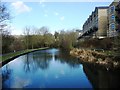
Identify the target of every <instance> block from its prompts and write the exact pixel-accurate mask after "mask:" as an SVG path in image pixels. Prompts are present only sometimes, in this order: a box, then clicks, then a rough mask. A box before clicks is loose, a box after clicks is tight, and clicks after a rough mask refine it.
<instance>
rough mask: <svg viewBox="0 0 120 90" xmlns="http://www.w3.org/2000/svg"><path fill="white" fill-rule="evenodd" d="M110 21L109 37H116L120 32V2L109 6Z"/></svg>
mask: <svg viewBox="0 0 120 90" xmlns="http://www.w3.org/2000/svg"><path fill="white" fill-rule="evenodd" d="M108 20H109V21H108V22H109V29H108V32H107V34H108V37H115V36H117V35H118V32H119V31H120V0H119V2H117V1H114V2H112V3H111V4H110V5H109V9H108Z"/></svg>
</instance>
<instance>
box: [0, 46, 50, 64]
mask: <svg viewBox="0 0 120 90" xmlns="http://www.w3.org/2000/svg"><path fill="white" fill-rule="evenodd" d="M47 48H48V47H44V48H37V49H28V50H23V51H18V52H13V53H9V54H5V55H2V56H0V63H2V64H4V62H8V61H10V60H12V59H14V58H17V57H19V56H21V55H24V54H27V53H30V52H33V51H38V50H43V49H47Z"/></svg>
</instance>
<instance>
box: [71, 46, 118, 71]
mask: <svg viewBox="0 0 120 90" xmlns="http://www.w3.org/2000/svg"><path fill="white" fill-rule="evenodd" d="M70 54H71V55H72V56H74V57H77V58H78V59H79V60H80V62H81V63H89V64H93V65H94V66H96V67H99V66H100V67H102V68H104V69H106V70H119V69H120V61H119V59H120V57H119V56H112V55H106V54H105V53H100V52H97V51H92V50H85V49H77V48H76V49H73V50H71V51H70Z"/></svg>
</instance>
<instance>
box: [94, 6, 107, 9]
mask: <svg viewBox="0 0 120 90" xmlns="http://www.w3.org/2000/svg"><path fill="white" fill-rule="evenodd" d="M108 8H109V6H102V7H96V8H95V9H108Z"/></svg>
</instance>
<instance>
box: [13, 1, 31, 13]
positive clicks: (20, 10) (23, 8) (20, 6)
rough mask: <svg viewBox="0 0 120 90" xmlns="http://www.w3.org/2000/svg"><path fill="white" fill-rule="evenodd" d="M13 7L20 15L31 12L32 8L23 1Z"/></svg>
mask: <svg viewBox="0 0 120 90" xmlns="http://www.w3.org/2000/svg"><path fill="white" fill-rule="evenodd" d="M11 5H12V6H13V8H14V9H15V10H16V12H17V13H18V14H19V13H23V12H30V11H31V8H30V7H28V6H27V5H25V3H23V2H22V1H16V2H14V3H12V4H11Z"/></svg>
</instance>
